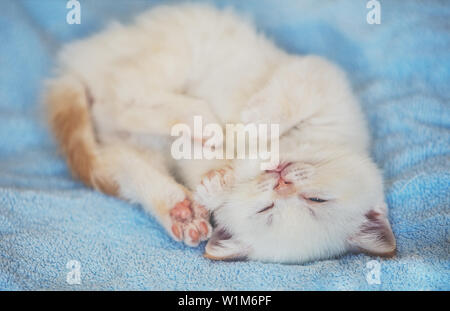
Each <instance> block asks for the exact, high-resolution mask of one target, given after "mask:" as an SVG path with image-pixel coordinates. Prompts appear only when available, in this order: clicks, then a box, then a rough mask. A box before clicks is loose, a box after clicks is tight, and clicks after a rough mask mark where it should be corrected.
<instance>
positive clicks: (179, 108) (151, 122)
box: [92, 91, 220, 140]
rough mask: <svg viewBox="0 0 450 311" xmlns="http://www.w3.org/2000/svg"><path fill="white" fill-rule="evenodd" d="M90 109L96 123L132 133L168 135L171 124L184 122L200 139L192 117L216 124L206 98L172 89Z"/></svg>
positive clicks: (216, 121) (194, 136) (194, 135)
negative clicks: (183, 93)
mask: <svg viewBox="0 0 450 311" xmlns="http://www.w3.org/2000/svg"><path fill="white" fill-rule="evenodd" d="M149 93H150V94H151V93H152V92H151V91H149ZM125 102H126V101H125ZM92 111H93V115H94V118H95V119H96V120H97V121H98V122H97V123H102V122H103V123H105V122H107V123H108V124H107V125H106V127H113V128H115V129H116V130H117V131H120V132H128V133H132V134H157V135H163V136H169V135H171V130H172V128H173V126H174V125H175V124H186V125H187V126H188V127H189V128H190V129H191V135H192V138H193V139H199V140H202V139H203V140H204V139H205V137H201V136H200V137H197V136H198V135H197V134H200V135H201V134H202V133H196V132H195V131H193V128H194V124H193V123H194V117H195V116H201V118H202V123H203V125H205V124H208V123H216V124H220V123H219V120H218V119H217V118H216V116H215V115H214V113H213V112H212V111H211V109H210V106H209V105H208V103H207V102H206V101H204V100H202V99H199V98H194V97H190V96H187V95H180V94H175V93H173V94H172V93H156V94H154V95H151V96H150V97H149V98H147V99H146V101H145V103H140V102H134V101H132V100H130V101H129V102H128V103H123V102H122V101H121V102H120V104H116V105H112V106H111V105H102V104H101V103H100V104H98V105H93V108H92Z"/></svg>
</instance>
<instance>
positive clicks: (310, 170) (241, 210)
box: [205, 146, 396, 262]
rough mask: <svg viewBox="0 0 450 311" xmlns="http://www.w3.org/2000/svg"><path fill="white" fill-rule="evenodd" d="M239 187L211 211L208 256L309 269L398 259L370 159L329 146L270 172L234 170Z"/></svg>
mask: <svg viewBox="0 0 450 311" xmlns="http://www.w3.org/2000/svg"><path fill="white" fill-rule="evenodd" d="M234 173H235V183H234V186H233V187H232V189H231V190H230V191H229V193H227V200H226V202H225V204H223V205H222V206H221V207H219V208H218V209H216V210H215V211H214V219H215V222H216V227H215V230H214V233H213V236H212V238H211V239H210V240H209V242H208V244H207V246H206V251H205V256H206V257H208V258H211V259H219V260H232V259H242V258H248V259H251V260H261V261H272V262H304V261H309V260H315V259H322V258H330V257H334V256H338V255H340V254H343V253H345V252H347V251H361V252H366V253H369V254H374V255H380V256H391V255H393V254H394V253H395V247H396V245H395V238H394V235H393V234H392V231H391V227H390V225H389V222H388V219H387V208H386V204H385V203H384V198H383V187H382V179H381V176H380V173H379V171H378V169H377V168H376V166H375V165H374V164H373V163H372V161H371V160H370V159H368V158H367V157H364V156H361V155H358V154H355V153H353V152H351V151H347V150H342V149H340V148H337V147H336V148H330V147H329V146H327V147H326V148H323V149H322V150H318V149H316V148H315V149H314V150H312V149H309V147H308V146H302V147H298V148H294V149H293V150H291V152H290V153H285V154H282V156H281V164H280V165H279V166H278V167H276V168H274V169H273V170H268V171H263V172H262V171H261V170H259V163H257V161H254V160H253V161H250V160H246V161H240V162H236V163H235V166H234Z"/></svg>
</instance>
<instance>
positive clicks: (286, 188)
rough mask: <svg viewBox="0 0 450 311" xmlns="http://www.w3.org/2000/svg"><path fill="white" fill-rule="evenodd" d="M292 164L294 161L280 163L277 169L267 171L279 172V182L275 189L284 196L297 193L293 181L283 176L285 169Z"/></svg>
mask: <svg viewBox="0 0 450 311" xmlns="http://www.w3.org/2000/svg"><path fill="white" fill-rule="evenodd" d="M291 164H292V162H284V163H281V164H280V165H278V166H277V168H276V169H274V170H268V171H266V172H267V173H276V174H278V182H277V184H276V185H275V186H274V187H273V190H275V192H276V193H277V194H278V195H279V196H282V197H284V196H288V195H291V194H293V193H295V187H294V185H293V184H292V182H290V181H287V180H285V179H284V176H283V175H284V174H283V171H284V170H285V169H286V167H288V166H289V165H291Z"/></svg>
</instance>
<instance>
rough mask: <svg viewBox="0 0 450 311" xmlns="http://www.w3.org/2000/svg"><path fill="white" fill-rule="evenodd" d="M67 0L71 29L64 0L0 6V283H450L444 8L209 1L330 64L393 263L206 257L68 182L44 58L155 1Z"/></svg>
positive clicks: (448, 43)
mask: <svg viewBox="0 0 450 311" xmlns="http://www.w3.org/2000/svg"><path fill="white" fill-rule="evenodd" d="M79 1H80V2H81V12H82V15H81V24H80V25H76V24H75V25H69V24H67V23H66V14H67V12H68V11H69V10H68V9H66V3H67V1H66V0H41V1H35V0H15V1H12V0H0V12H2V13H1V14H0V40H1V44H0V289H3V290H15V289H19V290H20V289H44V290H48V289H67V290H72V289H73V290H79V289H94V290H97V289H98V290H106V289H114V290H119V289H120V290H122V289H147V290H221V289H232V290H316V289H317V290H324V289H328V290H401V289H404V290H410V289H417V290H449V289H450V274H449V272H450V271H449V270H450V269H449V268H450V260H449V259H450V258H449V253H450V235H449V227H450V217H449V208H450V191H449V185H450V103H449V102H450V31H449V29H450V5H448V3H445V1H400V0H398V1H392V0H391V1H385V0H380V2H381V23H380V24H369V23H367V20H366V15H367V14H368V12H369V9H368V8H366V3H367V1H364V0H362V1H352V0H349V1H331V0H330V1H325V0H321V1H320V2H319V1H295V0H292V1H269V0H251V1H250V0H246V1H239V0H236V1H227V2H224V1H215V2H213V4H215V5H218V6H224V5H225V3H226V4H227V5H230V6H233V7H234V8H235V9H236V11H238V12H241V13H242V14H244V15H246V16H249V17H251V18H252V19H253V20H254V21H255V24H256V25H257V26H258V27H259V29H260V30H261V31H263V32H264V33H266V34H267V36H269V37H271V38H273V40H275V41H276V42H277V44H278V45H280V46H281V47H283V48H285V49H286V50H288V51H290V52H293V53H313V54H319V55H322V56H325V57H327V58H329V59H331V60H332V61H334V62H336V63H338V64H340V65H341V66H342V67H343V68H344V70H346V71H347V72H348V75H349V77H350V79H351V83H352V86H353V88H354V90H355V92H356V94H357V96H358V97H359V99H360V101H361V104H362V106H363V108H364V111H365V113H366V115H367V118H368V119H369V121H370V129H371V133H372V136H373V148H372V154H373V157H374V158H375V160H376V162H377V164H378V165H379V167H380V168H381V169H383V172H384V178H385V185H386V187H385V188H386V191H385V192H386V198H387V202H388V204H389V207H390V219H391V222H392V226H393V230H394V233H395V235H396V237H397V242H398V255H397V257H395V258H394V259H380V258H371V257H368V256H365V255H346V256H344V257H342V258H339V259H332V260H325V261H318V262H312V263H308V264H302V265H282V264H264V263H258V262H211V261H209V260H207V259H204V258H203V257H202V252H203V248H204V244H202V245H200V246H199V247H197V248H189V247H185V246H183V245H182V244H180V243H176V242H174V241H172V240H171V239H170V238H169V237H168V236H167V235H166V233H165V232H164V231H163V230H162V228H161V226H160V225H159V224H158V223H157V222H156V221H155V220H154V219H153V218H152V217H150V216H149V215H147V214H146V213H145V212H144V211H143V210H142V209H141V208H140V207H139V206H136V205H132V204H128V203H125V202H122V201H120V200H118V199H115V198H112V197H108V196H106V195H102V194H100V193H98V192H95V191H92V190H90V189H88V188H86V187H84V186H83V185H82V184H81V183H79V182H77V181H75V180H74V179H72V178H71V176H70V173H69V171H68V169H67V167H66V165H65V163H64V160H63V158H62V157H61V156H60V155H59V154H58V152H57V148H56V145H55V143H54V141H53V140H52V139H51V136H50V135H49V133H48V130H47V129H46V127H45V125H44V122H42V121H41V120H42V118H41V114H42V113H41V112H40V109H39V99H40V91H41V88H42V81H43V79H44V78H45V77H46V76H48V75H49V74H50V73H51V68H52V64H53V60H54V55H55V52H56V51H57V49H58V48H59V47H60V46H61V44H63V43H65V42H68V41H70V40H73V39H75V38H82V37H84V36H86V35H89V34H91V33H94V32H96V31H98V30H100V29H101V28H102V27H103V26H104V25H105V24H106V23H108V22H109V21H111V20H113V19H118V20H120V21H123V22H127V21H129V20H130V19H131V18H132V16H133V15H135V14H136V13H138V12H141V11H142V10H143V9H145V8H147V7H150V6H153V5H156V4H157V3H158V1H144V0H131V1H130V0H127V1H126V0H123V1H119V0H116V1H107V0H105V1H101V0H90V1H89V0H79ZM371 260H376V262H375V263H373V262H372V263H369V262H370V261H371ZM69 262H70V263H69ZM78 277H79V278H78Z"/></svg>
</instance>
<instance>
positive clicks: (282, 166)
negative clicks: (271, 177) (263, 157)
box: [266, 162, 291, 174]
mask: <svg viewBox="0 0 450 311" xmlns="http://www.w3.org/2000/svg"><path fill="white" fill-rule="evenodd" d="M289 165H291V162H284V163H280V164H279V165H278V166H277V167H276V168H275V169H273V170H267V171H266V172H268V173H280V174H281V172H282V171H283V170H284V169H285V168H286V167H288V166H289Z"/></svg>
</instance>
